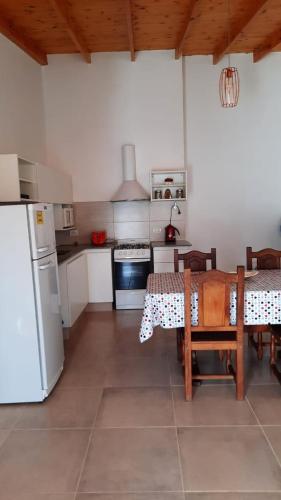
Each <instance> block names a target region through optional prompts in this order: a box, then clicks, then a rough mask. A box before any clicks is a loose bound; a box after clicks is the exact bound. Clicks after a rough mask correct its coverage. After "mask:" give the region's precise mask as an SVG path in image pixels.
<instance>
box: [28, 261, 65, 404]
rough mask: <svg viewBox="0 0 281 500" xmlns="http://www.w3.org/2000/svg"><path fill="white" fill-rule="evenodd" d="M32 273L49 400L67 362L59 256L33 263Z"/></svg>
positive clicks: (41, 356)
mask: <svg viewBox="0 0 281 500" xmlns="http://www.w3.org/2000/svg"><path fill="white" fill-rule="evenodd" d="M33 272H34V283H35V299H36V306H37V321H38V336H39V349H40V360H41V372H42V386H43V390H44V392H45V396H47V395H48V394H49V393H50V392H51V390H52V388H53V387H54V385H55V383H56V382H57V380H58V378H59V376H60V374H61V372H62V369H63V362H64V350H63V333H62V321H61V312H60V300H59V291H58V272H57V255H56V253H53V254H51V255H48V256H47V257H45V258H43V259H40V260H35V261H33Z"/></svg>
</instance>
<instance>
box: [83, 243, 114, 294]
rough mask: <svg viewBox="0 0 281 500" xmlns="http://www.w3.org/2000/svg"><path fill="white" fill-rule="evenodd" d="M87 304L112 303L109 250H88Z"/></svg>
mask: <svg viewBox="0 0 281 500" xmlns="http://www.w3.org/2000/svg"><path fill="white" fill-rule="evenodd" d="M87 259H88V279H89V302H91V303H92V302H94V303H97V302H113V284H112V260H111V250H110V249H100V250H98V249H95V250H93V251H91V250H88V252H87Z"/></svg>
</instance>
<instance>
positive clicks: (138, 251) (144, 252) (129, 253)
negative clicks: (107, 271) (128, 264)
mask: <svg viewBox="0 0 281 500" xmlns="http://www.w3.org/2000/svg"><path fill="white" fill-rule="evenodd" d="M150 256H151V249H150V244H149V243H146V242H144V243H142V242H122V243H118V244H117V245H116V246H115V247H114V260H116V259H124V260H127V259H150Z"/></svg>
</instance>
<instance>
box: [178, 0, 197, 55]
mask: <svg viewBox="0 0 281 500" xmlns="http://www.w3.org/2000/svg"><path fill="white" fill-rule="evenodd" d="M196 2H197V0H190V2H189V5H188V9H187V13H186V18H185V23H184V28H183V30H182V33H181V36H180V38H179V42H178V44H177V46H176V49H175V58H176V59H179V58H180V57H181V56H182V51H183V46H184V42H185V40H186V37H187V34H188V32H189V28H190V21H191V18H192V13H193V10H194V6H195V4H196Z"/></svg>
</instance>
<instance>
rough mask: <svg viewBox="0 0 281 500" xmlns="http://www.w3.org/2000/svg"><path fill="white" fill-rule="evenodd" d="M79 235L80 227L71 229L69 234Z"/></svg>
mask: <svg viewBox="0 0 281 500" xmlns="http://www.w3.org/2000/svg"><path fill="white" fill-rule="evenodd" d="M78 235H79V231H78V229H70V231H69V236H78Z"/></svg>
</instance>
